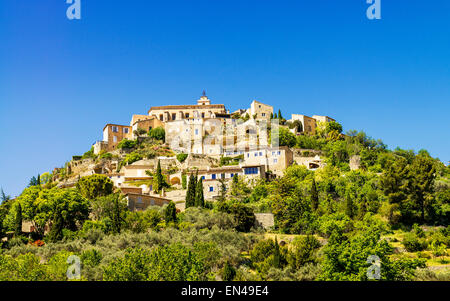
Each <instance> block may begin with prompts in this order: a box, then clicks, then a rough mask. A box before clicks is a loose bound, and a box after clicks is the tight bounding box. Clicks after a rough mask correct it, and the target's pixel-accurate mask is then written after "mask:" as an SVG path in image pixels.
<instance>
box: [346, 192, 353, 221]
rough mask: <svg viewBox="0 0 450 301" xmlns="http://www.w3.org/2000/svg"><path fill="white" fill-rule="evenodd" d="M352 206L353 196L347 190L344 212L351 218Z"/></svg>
mask: <svg viewBox="0 0 450 301" xmlns="http://www.w3.org/2000/svg"><path fill="white" fill-rule="evenodd" d="M353 207H354V205H353V197H352V195H351V194H350V193H349V192H347V194H346V195H345V214H347V215H348V217H350V218H353V216H354V208H353Z"/></svg>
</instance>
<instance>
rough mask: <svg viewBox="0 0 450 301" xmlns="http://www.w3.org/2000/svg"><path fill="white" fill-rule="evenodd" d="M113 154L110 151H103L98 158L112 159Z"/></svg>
mask: <svg viewBox="0 0 450 301" xmlns="http://www.w3.org/2000/svg"><path fill="white" fill-rule="evenodd" d="M112 157H113V155H112V154H111V153H104V154H101V155H100V159H112Z"/></svg>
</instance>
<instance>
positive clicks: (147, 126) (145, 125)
mask: <svg viewBox="0 0 450 301" xmlns="http://www.w3.org/2000/svg"><path fill="white" fill-rule="evenodd" d="M134 116H136V115H133V117H134ZM137 116H141V115H137ZM144 116H145V115H144ZM145 117H146V118H143V119H138V120H136V121H134V123H133V124H132V125H131V127H132V128H131V131H132V139H136V138H137V136H136V135H135V134H134V132H135V131H136V130H137V129H143V130H145V131H147V132H149V131H150V130H151V129H154V128H157V127H162V128H164V122H162V121H160V120H159V119H157V118H156V117H155V116H145ZM132 122H133V120H132Z"/></svg>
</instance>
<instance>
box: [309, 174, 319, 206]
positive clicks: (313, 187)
mask: <svg viewBox="0 0 450 301" xmlns="http://www.w3.org/2000/svg"><path fill="white" fill-rule="evenodd" d="M311 207H312V209H313V211H316V210H317V208H319V193H318V192H317V187H316V180H315V179H314V178H313V180H312V184H311Z"/></svg>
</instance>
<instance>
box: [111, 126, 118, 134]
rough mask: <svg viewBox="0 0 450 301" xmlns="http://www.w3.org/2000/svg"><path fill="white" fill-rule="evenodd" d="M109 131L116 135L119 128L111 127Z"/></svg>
mask: <svg viewBox="0 0 450 301" xmlns="http://www.w3.org/2000/svg"><path fill="white" fill-rule="evenodd" d="M111 130H112V132H113V133H118V132H119V128H118V127H117V126H112V127H111Z"/></svg>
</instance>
